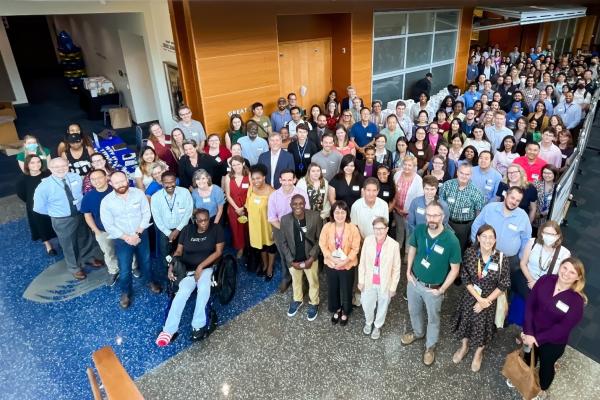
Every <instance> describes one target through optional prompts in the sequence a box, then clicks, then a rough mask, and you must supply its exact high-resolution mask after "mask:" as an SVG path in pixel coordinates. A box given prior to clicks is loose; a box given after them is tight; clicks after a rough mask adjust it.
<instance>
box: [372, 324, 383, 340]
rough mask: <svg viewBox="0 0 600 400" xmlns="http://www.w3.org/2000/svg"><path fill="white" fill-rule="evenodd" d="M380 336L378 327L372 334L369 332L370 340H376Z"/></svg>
mask: <svg viewBox="0 0 600 400" xmlns="http://www.w3.org/2000/svg"><path fill="white" fill-rule="evenodd" d="M380 336H381V329H379V328H378V327H375V328H373V332H371V339H373V340H377V339H379V337H380Z"/></svg>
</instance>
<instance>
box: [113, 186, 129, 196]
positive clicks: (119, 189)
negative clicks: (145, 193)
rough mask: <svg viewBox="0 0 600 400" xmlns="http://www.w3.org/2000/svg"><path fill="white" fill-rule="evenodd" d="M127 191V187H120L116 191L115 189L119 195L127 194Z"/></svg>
mask: <svg viewBox="0 0 600 400" xmlns="http://www.w3.org/2000/svg"><path fill="white" fill-rule="evenodd" d="M128 190H129V186H121V187H120V188H118V189H115V192H117V193H119V194H125V193H127V191H128Z"/></svg>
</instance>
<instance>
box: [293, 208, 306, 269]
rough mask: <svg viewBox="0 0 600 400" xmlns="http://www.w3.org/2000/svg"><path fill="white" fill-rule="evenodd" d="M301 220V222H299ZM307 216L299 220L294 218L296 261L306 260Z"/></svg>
mask: <svg viewBox="0 0 600 400" xmlns="http://www.w3.org/2000/svg"><path fill="white" fill-rule="evenodd" d="M298 222H299V223H298ZM305 235H306V218H304V219H303V220H300V221H298V220H297V219H296V218H294V242H295V243H294V245H295V248H294V261H296V262H299V261H306V247H305V245H304V241H305V240H306V236H305Z"/></svg>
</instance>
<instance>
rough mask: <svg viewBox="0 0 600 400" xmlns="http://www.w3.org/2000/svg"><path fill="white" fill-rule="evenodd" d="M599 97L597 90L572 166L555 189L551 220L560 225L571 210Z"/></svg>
mask: <svg viewBox="0 0 600 400" xmlns="http://www.w3.org/2000/svg"><path fill="white" fill-rule="evenodd" d="M599 97H600V89H598V90H596V93H594V96H593V97H592V102H591V104H590V110H589V112H588V114H587V116H586V117H585V121H584V122H583V126H582V127H581V130H580V131H579V139H578V141H577V146H576V147H575V150H574V151H573V155H572V156H571V157H570V164H569V166H568V168H567V169H566V170H565V171H564V172H563V174H562V175H561V176H560V178H559V180H558V183H557V184H556V186H555V188H554V193H553V195H552V202H551V204H550V219H551V220H553V221H556V222H557V223H559V224H562V223H563V221H564V219H565V217H566V215H567V211H568V210H569V204H570V201H571V198H572V196H571V191H572V190H573V184H574V183H575V178H576V177H577V173H578V171H579V164H580V162H581V158H582V157H583V152H584V151H585V148H586V147H587V142H588V139H589V137H590V133H591V130H592V124H593V123H594V117H595V115H596V107H597V106H598V98H599Z"/></svg>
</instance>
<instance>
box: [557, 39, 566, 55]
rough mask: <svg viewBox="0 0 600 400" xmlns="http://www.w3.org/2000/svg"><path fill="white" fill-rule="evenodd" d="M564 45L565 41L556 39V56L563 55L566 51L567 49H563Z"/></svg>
mask: <svg viewBox="0 0 600 400" xmlns="http://www.w3.org/2000/svg"><path fill="white" fill-rule="evenodd" d="M564 44H565V39H558V40H557V41H556V53H557V54H564V53H565V50H568V49H563V45H564Z"/></svg>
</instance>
